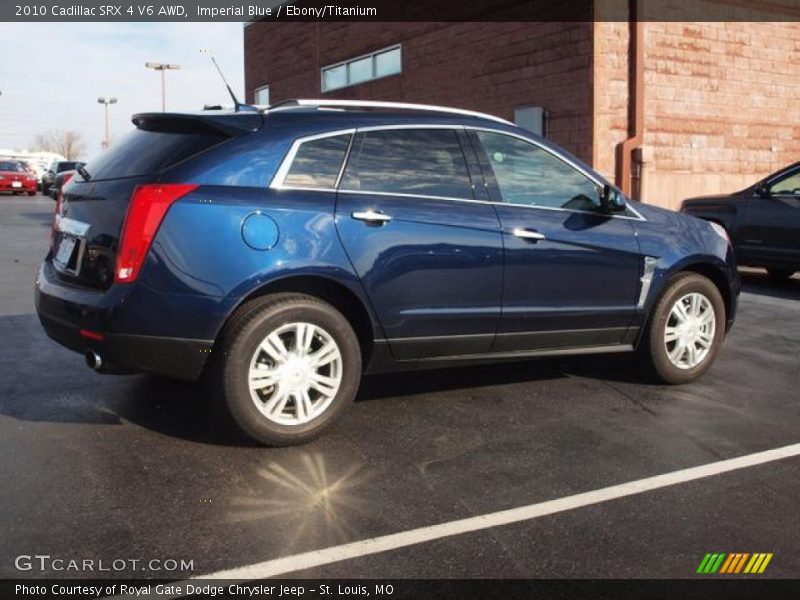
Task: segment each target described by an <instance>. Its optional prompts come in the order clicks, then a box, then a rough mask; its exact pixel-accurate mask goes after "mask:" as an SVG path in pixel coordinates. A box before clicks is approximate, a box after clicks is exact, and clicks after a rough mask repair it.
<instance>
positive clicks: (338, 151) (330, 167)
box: [283, 133, 350, 189]
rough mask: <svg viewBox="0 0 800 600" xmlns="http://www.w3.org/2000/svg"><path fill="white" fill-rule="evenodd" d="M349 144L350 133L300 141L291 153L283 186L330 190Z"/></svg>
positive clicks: (334, 185)
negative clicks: (291, 158)
mask: <svg viewBox="0 0 800 600" xmlns="http://www.w3.org/2000/svg"><path fill="white" fill-rule="evenodd" d="M349 144H350V134H349V133H348V134H345V135H336V136H331V137H325V138H320V139H316V140H308V141H307V142H302V143H301V144H300V146H299V148H298V149H297V153H296V154H295V155H294V160H293V161H292V164H291V166H290V167H289V172H288V173H287V174H286V177H285V178H284V179H283V185H286V186H290V187H302V188H312V189H332V188H334V187H336V178H337V177H338V176H339V171H340V170H341V168H342V161H343V160H344V156H345V154H346V153H347V146H348V145H349Z"/></svg>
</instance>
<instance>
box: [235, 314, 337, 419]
mask: <svg viewBox="0 0 800 600" xmlns="http://www.w3.org/2000/svg"><path fill="white" fill-rule="evenodd" d="M343 366H344V365H343V361H342V353H341V351H340V349H339V346H338V344H337V343H336V340H334V339H333V336H331V334H329V333H328V332H327V331H325V330H324V329H323V328H322V327H320V326H318V325H313V324H311V323H287V324H286V325H282V326H280V327H278V328H277V329H275V330H274V331H272V332H270V333H269V334H268V335H267V336H266V337H265V338H264V339H263V340H262V341H261V343H260V344H259V345H258V348H257V349H256V351H255V352H254V353H253V357H252V359H251V361H250V368H249V372H248V385H249V388H250V397H251V398H252V400H253V403H254V404H255V406H256V408H258V410H259V412H261V414H262V415H264V416H265V417H266V418H267V419H269V420H270V421H273V422H274V423H278V424H280V425H302V424H304V423H308V422H309V421H312V420H313V419H315V418H317V417H319V416H320V415H321V414H322V413H324V412H325V411H326V410H327V408H328V407H329V406H330V405H331V403H332V402H333V400H334V398H335V397H336V394H337V392H338V391H339V387H340V385H341V383H342V373H343Z"/></svg>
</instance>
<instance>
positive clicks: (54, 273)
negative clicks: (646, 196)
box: [36, 100, 739, 445]
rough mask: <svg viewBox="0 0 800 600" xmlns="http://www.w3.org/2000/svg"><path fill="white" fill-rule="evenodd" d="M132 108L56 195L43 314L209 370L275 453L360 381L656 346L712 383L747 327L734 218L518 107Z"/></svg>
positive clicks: (677, 367) (229, 405) (658, 370)
mask: <svg viewBox="0 0 800 600" xmlns="http://www.w3.org/2000/svg"><path fill="white" fill-rule="evenodd" d="M133 122H134V124H135V125H136V129H135V130H134V131H133V132H132V133H131V134H130V135H129V137H127V138H126V139H125V140H124V141H121V142H120V143H118V144H117V145H116V146H114V147H113V148H111V150H110V151H107V152H105V153H104V154H102V155H101V156H100V157H99V158H98V159H96V160H94V161H92V162H90V163H89V164H88V165H86V166H84V167H81V168H80V169H79V170H78V172H77V174H75V175H74V176H73V177H72V178H71V180H70V181H69V183H68V184H67V185H66V187H65V188H64V189H63V196H60V197H59V199H58V205H57V209H56V215H55V218H54V222H53V235H52V242H51V249H50V252H49V254H48V255H47V257H46V259H45V261H44V263H43V265H42V267H41V270H40V272H39V275H38V278H37V281H36V306H37V311H38V314H39V318H40V320H41V322H42V325H43V326H44V329H45V330H46V332H47V334H48V335H49V336H50V337H52V338H53V339H54V340H56V341H58V342H59V343H61V344H63V345H64V346H66V347H68V348H71V349H73V350H76V351H78V352H81V353H83V354H85V356H86V361H87V363H88V364H89V366H90V367H92V368H94V369H95V370H96V371H99V372H105V373H123V372H130V371H147V372H152V373H157V374H163V375H167V376H172V377H178V378H185V379H198V378H201V377H202V378H203V379H204V380H205V381H206V383H207V385H208V386H209V387H210V389H211V393H212V398H214V399H215V400H218V401H219V402H220V403H222V404H223V405H224V406H225V407H226V409H227V412H228V413H229V415H230V416H231V417H232V419H233V421H234V422H235V423H236V425H238V427H240V428H241V430H242V431H243V432H244V433H246V434H247V435H248V436H250V437H251V438H253V439H255V440H258V441H260V442H262V443H266V444H274V445H281V444H292V443H299V442H304V441H307V440H309V439H311V438H313V437H315V436H316V435H318V434H319V433H321V432H322V431H323V430H324V429H325V428H326V427H328V426H329V425H330V424H331V423H332V422H333V421H334V420H335V418H336V417H337V416H338V415H339V414H340V413H341V412H342V411H343V410H344V409H345V407H346V406H347V405H348V404H349V403H350V402H351V401H352V400H353V398H354V396H355V395H356V392H357V390H358V386H359V381H360V379H361V376H362V374H363V373H371V372H378V371H386V370H392V369H417V368H423V367H438V366H444V365H466V364H472V363H475V362H479V361H497V360H511V359H521V358H530V357H538V356H553V355H567V354H594V353H605V352H632V351H638V355H639V356H640V358H641V359H642V360H643V363H644V364H645V365H646V366H647V367H648V369H649V370H650V372H651V373H652V374H653V375H654V376H655V377H656V378H657V380H658V381H661V382H666V383H684V382H688V381H692V380H694V379H695V378H697V377H698V376H699V375H701V374H702V373H703V372H705V371H706V370H707V369H708V368H709V367H710V366H711V364H712V362H713V361H714V358H715V357H716V355H717V353H718V351H719V348H720V345H721V343H722V340H723V338H724V336H725V333H726V331H727V330H728V328H730V326H731V324H732V323H733V319H734V313H735V311H736V301H737V296H738V293H739V281H738V276H737V272H736V266H735V262H734V258H733V252H732V250H731V245H730V241H729V240H728V237H727V234H726V233H725V230H724V229H723V228H722V227H720V226H719V225H716V224H714V223H708V222H705V221H701V220H699V219H696V218H693V217H689V216H686V215H681V214H678V213H675V212H672V211H668V210H664V209H660V208H655V207H653V206H646V205H642V204H638V203H635V202H632V201H630V200H627V199H626V198H625V197H624V196H623V195H622V194H621V193H620V192H619V191H618V190H616V189H615V188H614V187H612V186H611V185H609V184H608V183H607V182H606V181H605V180H604V179H603V178H602V177H601V176H600V175H598V174H597V173H595V172H594V171H593V170H592V169H591V168H589V167H588V166H587V165H585V164H583V163H582V162H580V161H579V160H578V159H576V158H575V157H573V156H570V155H569V154H568V153H566V152H565V151H564V150H562V149H560V148H558V147H556V146H554V145H553V144H551V143H549V142H548V141H546V140H544V139H541V138H539V137H537V136H535V135H532V134H530V133H528V132H526V131H524V130H522V129H519V128H517V127H515V126H514V125H513V124H511V123H509V122H506V121H504V120H502V119H499V118H496V117H493V116H490V115H484V114H480V113H474V112H470V111H464V110H456V109H448V108H443V107H433V106H426V105H410V104H398V103H380V102H353V101H309V100H294V101H288V102H285V103H281V104H279V105H274V106H271V107H270V108H268V109H265V110H260V111H259V110H254V109H250V110H240V111H221V110H217V111H206V112H203V113H199V114H170V113H157V114H151V113H148V114H140V115H136V116H134V117H133Z"/></svg>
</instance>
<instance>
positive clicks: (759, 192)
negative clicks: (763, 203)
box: [756, 183, 769, 198]
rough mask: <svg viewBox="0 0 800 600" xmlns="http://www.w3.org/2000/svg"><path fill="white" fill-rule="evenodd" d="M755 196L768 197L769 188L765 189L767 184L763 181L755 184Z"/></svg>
mask: <svg viewBox="0 0 800 600" xmlns="http://www.w3.org/2000/svg"><path fill="white" fill-rule="evenodd" d="M756 196H758V197H759V198H769V190H768V189H767V186H766V185H764V184H763V183H759V184H758V185H757V186H756Z"/></svg>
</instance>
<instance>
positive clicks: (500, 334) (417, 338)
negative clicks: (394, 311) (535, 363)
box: [384, 327, 628, 344]
mask: <svg viewBox="0 0 800 600" xmlns="http://www.w3.org/2000/svg"><path fill="white" fill-rule="evenodd" d="M627 329H628V327H590V328H588V329H544V330H532V331H500V332H498V333H457V334H453V335H424V336H410V337H397V338H385V339H384V341H386V342H389V343H390V344H391V343H392V342H427V341H436V340H463V339H474V338H487V337H491V338H494V337H504V336H505V337H514V336H520V335H536V334H550V333H552V334H560V333H564V334H567V333H592V332H607V331H623V330H627Z"/></svg>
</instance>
